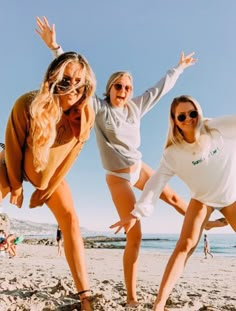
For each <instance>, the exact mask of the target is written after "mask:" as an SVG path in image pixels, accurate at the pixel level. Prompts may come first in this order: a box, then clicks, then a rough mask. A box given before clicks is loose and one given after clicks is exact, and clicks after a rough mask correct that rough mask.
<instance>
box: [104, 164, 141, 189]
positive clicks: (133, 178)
mask: <svg viewBox="0 0 236 311" xmlns="http://www.w3.org/2000/svg"><path fill="white" fill-rule="evenodd" d="M141 169H142V161H139V162H138V166H137V168H136V170H135V171H134V172H129V173H118V172H112V171H106V173H107V175H113V176H117V177H120V178H123V179H126V180H128V181H129V182H130V184H131V185H132V186H134V185H135V184H136V182H137V181H138V180H139V177H140V172H141Z"/></svg>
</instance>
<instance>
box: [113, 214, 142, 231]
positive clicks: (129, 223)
mask: <svg viewBox="0 0 236 311" xmlns="http://www.w3.org/2000/svg"><path fill="white" fill-rule="evenodd" d="M137 221H138V219H137V217H135V216H133V215H132V214H129V216H127V217H124V218H121V219H120V221H117V222H116V223H115V224H113V225H111V226H110V229H113V228H117V227H118V229H117V230H116V231H115V234H116V233H118V232H120V230H121V229H122V228H124V229H125V233H128V232H129V230H130V229H132V228H133V226H134V225H135V224H136V222H137Z"/></svg>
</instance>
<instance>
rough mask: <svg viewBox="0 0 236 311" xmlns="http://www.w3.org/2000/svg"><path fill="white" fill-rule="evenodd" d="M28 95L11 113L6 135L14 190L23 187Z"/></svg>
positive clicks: (27, 125) (8, 163)
mask: <svg viewBox="0 0 236 311" xmlns="http://www.w3.org/2000/svg"><path fill="white" fill-rule="evenodd" d="M26 99H27V95H23V96H21V97H20V98H18V99H17V101H16V102H15V105H14V106H13V108H12V111H11V113H10V116H9V119H8V122H7V127H6V133H5V144H6V150H5V161H6V167H7V173H8V178H9V182H10V186H11V188H12V189H14V190H16V189H19V188H20V187H21V186H22V181H23V159H24V148H25V142H26V137H27V133H28V127H29V120H28V113H27V105H26V102H25V100H26Z"/></svg>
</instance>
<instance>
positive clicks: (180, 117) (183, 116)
mask: <svg viewBox="0 0 236 311" xmlns="http://www.w3.org/2000/svg"><path fill="white" fill-rule="evenodd" d="M186 115H188V116H189V117H190V118H191V119H196V118H197V117H198V112H197V110H192V111H189V112H186V113H181V114H179V115H178V116H177V120H178V121H179V122H184V121H185V120H186V118H187V116H186Z"/></svg>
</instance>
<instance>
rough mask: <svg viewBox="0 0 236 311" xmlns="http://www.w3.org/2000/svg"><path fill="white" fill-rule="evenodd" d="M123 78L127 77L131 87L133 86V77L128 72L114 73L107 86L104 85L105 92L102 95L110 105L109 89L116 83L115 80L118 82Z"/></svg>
mask: <svg viewBox="0 0 236 311" xmlns="http://www.w3.org/2000/svg"><path fill="white" fill-rule="evenodd" d="M123 76H128V77H129V79H130V81H131V83H132V85H133V77H132V75H131V73H130V72H128V71H117V72H114V73H113V74H112V75H111V76H110V78H109V79H108V81H107V85H106V92H105V93H104V94H103V95H104V96H105V99H106V100H107V101H108V102H109V103H110V91H111V87H112V85H113V84H114V83H115V82H116V80H118V79H119V78H121V77H123Z"/></svg>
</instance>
